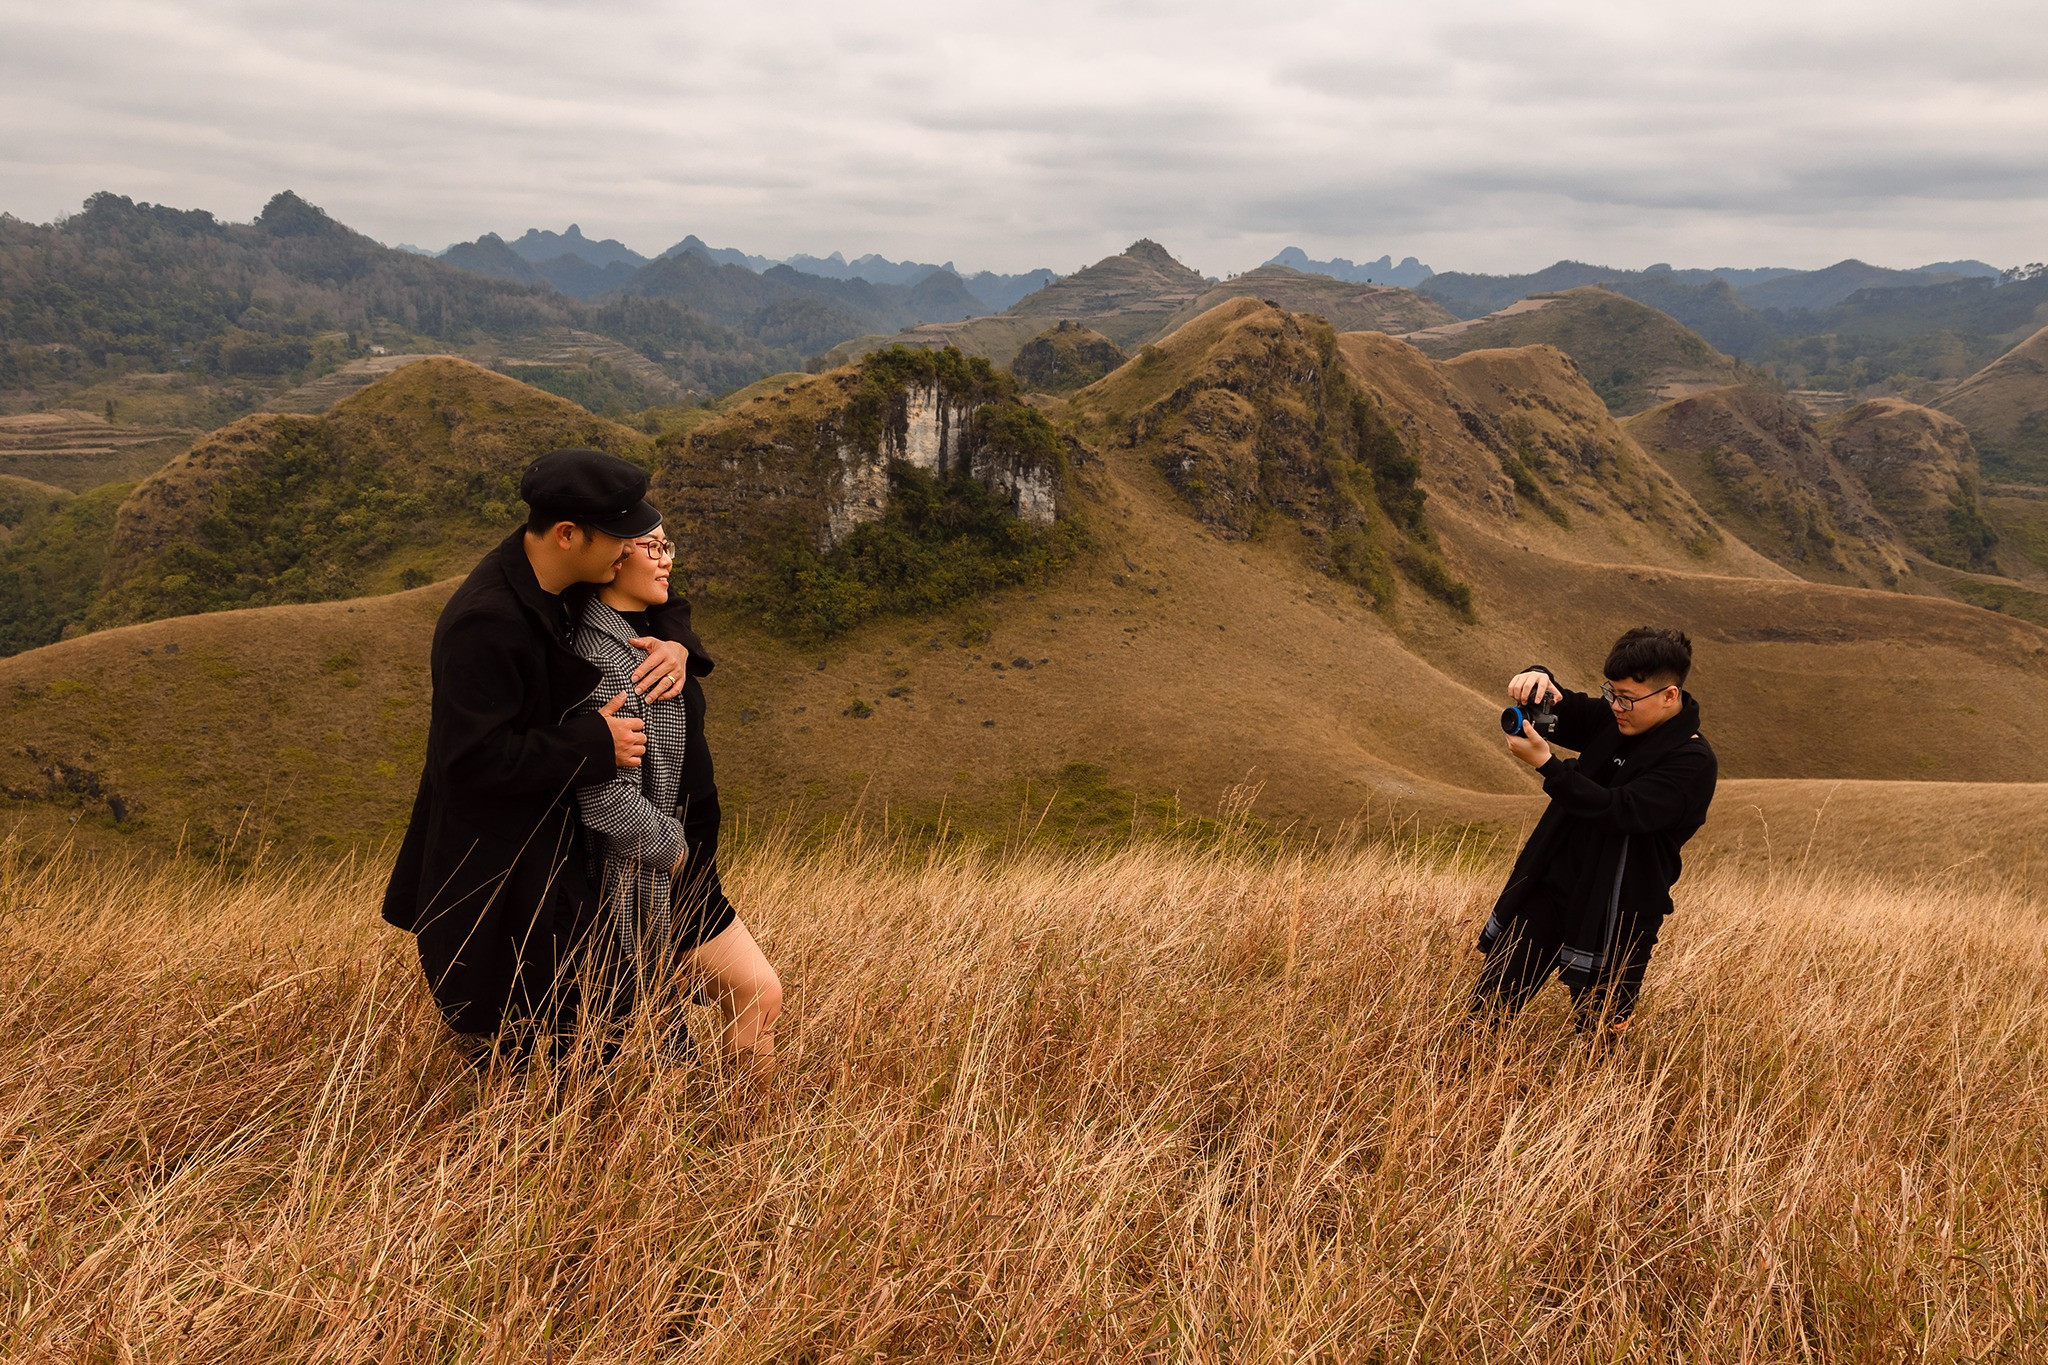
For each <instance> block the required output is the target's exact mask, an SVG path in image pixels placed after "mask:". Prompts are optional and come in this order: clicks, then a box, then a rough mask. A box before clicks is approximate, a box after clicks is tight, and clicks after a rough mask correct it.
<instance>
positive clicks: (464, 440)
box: [90, 356, 652, 625]
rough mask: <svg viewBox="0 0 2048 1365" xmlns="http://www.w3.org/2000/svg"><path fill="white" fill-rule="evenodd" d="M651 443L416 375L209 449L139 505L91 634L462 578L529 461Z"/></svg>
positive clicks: (562, 404)
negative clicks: (566, 449)
mask: <svg viewBox="0 0 2048 1365" xmlns="http://www.w3.org/2000/svg"><path fill="white" fill-rule="evenodd" d="M561 446H591V447H596V448H598V449H603V450H610V451H613V452H615V453H618V454H621V455H625V456H627V457H629V458H634V459H638V460H641V461H643V462H644V461H646V460H648V459H649V458H650V456H651V454H652V443H651V442H649V441H648V439H647V438H646V437H644V436H642V435H640V434H639V433H637V432H634V431H631V430H629V429H627V428H625V427H621V426H619V425H617V424H616V423H612V422H608V421H605V420H604V419H603V418H600V417H596V416H593V415H592V414H591V413H590V412H589V411H587V410H586V409H584V408H581V407H578V406H577V405H576V404H574V403H571V402H569V401H568V400H566V399H562V398H557V397H555V396H554V395H552V394H547V393H543V392H541V391H540V390H538V389H535V388H532V387H530V386H528V385H525V384H521V383H519V382H518V381H517V380H513V379H508V378H506V377H505V376H504V375H501V374H496V373H494V372H492V371H490V370H486V369H484V368H482V367H481V366H478V365H473V364H471V363H469V362H468V361H464V360H457V359H454V358H452V357H445V356H442V357H433V358H430V359H426V360H420V361H417V362H414V363H413V364H410V365H407V366H405V367H404V368H402V369H400V370H398V371H397V372H395V373H393V374H391V375H389V376H387V377H385V378H383V379H381V380H379V381H377V382H376V383H373V384H371V385H370V386H369V387H367V388H364V389H362V390H361V391H359V392H358V393H356V394H354V395H353V396H351V397H349V398H346V399H344V400H342V401H341V402H339V403H337V404H335V405H334V407H333V408H332V409H331V410H330V411H329V412H328V413H327V414H326V415H325V416H297V415H288V414H274V413H264V414H258V415H256V416H252V417H245V418H243V419H242V420H241V421H239V422H236V423H234V424H233V425H231V426H228V427H225V428H223V429H222V430H220V431H217V432H214V433H212V434H211V435H209V436H207V437H204V438H203V439H201V440H200V441H199V442H197V443H196V444H195V445H194V446H193V447H192V449H191V450H190V451H188V452H187V453H185V454H184V455H181V456H179V457H178V458H176V459H174V460H172V461H171V462H170V463H169V464H167V465H165V466H164V467H163V468H162V469H160V470H158V471H157V472H156V473H155V474H153V475H151V476H150V477H149V478H148V479H146V480H144V481H143V482H142V483H141V484H140V485H139V486H138V487H137V488H136V489H135V491H134V492H133V493H132V494H130V495H129V497H128V499H127V501H126V502H124V503H123V504H122V505H121V510H120V513H119V516H118V519H117V521H116V524H115V530H114V540H113V550H112V557H111V560H110V563H109V566H108V571H107V579H106V583H105V585H104V589H103V592H102V595H101V597H100V599H99V601H98V602H97V603H96V604H95V606H94V608H93V612H92V616H91V618H90V619H91V620H92V622H93V624H95V625H110V624H118V623H121V622H126V621H134V620H142V619H150V618H154V617H161V616H167V615H175V614H180V613H183V612H191V611H194V610H206V609H212V608H218V607H222V606H235V605H241V604H244V603H261V602H278V601H293V600H298V601H309V600H323V599H334V598H341V597H348V596H353V595H355V594H356V593H360V592H365V591H377V590H384V591H389V590H391V589H393V588H397V587H400V586H404V585H410V584H414V583H421V582H430V581H432V580H434V579H437V578H440V577H443V576H445V575H447V574H449V573H452V572H454V571H456V570H457V569H458V568H460V567H462V566H464V565H466V564H467V563H469V562H470V561H471V560H473V559H474V558H475V557H476V555H477V553H479V552H480V550H481V549H482V548H483V547H485V546H487V545H489V544H490V543H491V542H492V541H494V540H495V539H496V538H497V537H498V536H500V535H502V534H503V528H504V527H505V526H506V525H507V524H508V523H511V522H513V521H515V520H516V519H517V518H518V517H521V516H523V515H524V508H523V505H522V504H521V503H520V502H519V501H518V479H519V474H520V472H521V471H522V470H523V469H524V468H525V466H526V465H527V463H528V462H529V461H531V460H532V459H533V458H534V457H535V456H536V455H539V454H542V453H543V452H545V451H548V450H553V449H556V448H558V447H561Z"/></svg>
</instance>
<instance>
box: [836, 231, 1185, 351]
mask: <svg viewBox="0 0 2048 1365" xmlns="http://www.w3.org/2000/svg"><path fill="white" fill-rule="evenodd" d="M1209 287H1210V282H1209V281H1208V280H1207V279H1205V278H1204V277H1203V276H1201V275H1200V274H1198V273H1196V272H1195V271H1193V270H1190V269H1188V268H1187V267H1186V266H1184V265H1182V264H1181V263H1180V262H1179V261H1177V260H1175V259H1174V258H1173V254H1172V253H1171V252H1169V251H1168V250H1167V249H1166V248H1165V247H1163V246H1161V245H1159V243H1157V242H1154V241H1152V240H1150V239H1149V238H1141V239H1140V240H1138V241H1135V242H1133V243H1131V245H1130V246H1129V247H1127V248H1125V249H1124V251H1123V252H1121V253H1120V254H1118V255H1115V256H1107V257H1104V258H1103V259H1102V260H1100V261H1097V262H1096V263H1095V264H1094V265H1091V266H1088V267H1086V268H1084V269H1081V270H1077V271H1075V272H1074V273H1073V274H1071V275H1068V276H1066V277H1064V278H1063V279H1058V280H1055V281H1053V282H1052V283H1051V284H1049V285H1047V286H1046V287H1045V288H1043V289H1041V290H1039V291H1038V292H1037V293H1036V294H1032V295H1029V296H1027V297H1025V298H1023V299H1020V300H1018V301H1017V302H1016V303H1014V304H1012V305H1011V306H1010V308H1009V309H1008V310H1007V311H1006V312H1002V313H998V314H996V315H995V316H994V317H984V318H968V319H967V320H965V321H963V322H932V323H925V324H924V325H922V326H919V327H912V328H910V329H908V330H906V331H904V332H902V333H899V334H898V335H895V336H875V337H862V338H860V339H859V340H858V341H854V342H848V343H847V344H846V345H844V346H840V347H837V348H835V349H834V350H833V351H832V352H831V353H830V355H829V356H828V359H829V361H830V362H831V363H832V364H844V363H846V362H847V361H849V360H854V359H857V358H858V357H859V356H861V355H863V354H865V353H866V352H868V351H871V350H875V349H877V348H879V347H882V346H890V345H904V346H955V347H958V348H959V349H960V350H961V351H963V352H964V353H966V354H968V355H979V356H987V357H988V358H989V360H991V361H992V362H994V363H995V364H996V365H999V366H1002V365H1008V364H1009V363H1010V362H1011V361H1012V360H1014V359H1015V358H1016V356H1017V353H1018V352H1019V351H1020V350H1022V349H1023V348H1024V344H1025V343H1026V342H1028V341H1030V340H1031V339H1032V338H1033V337H1035V336H1037V335H1038V334H1039V333H1041V332H1043V331H1044V330H1045V329H1046V328H1047V327H1049V326H1051V325H1053V324H1054V323H1057V322H1085V323H1086V324H1088V326H1090V327H1092V328H1094V329H1095V330H1096V331H1098V332H1100V333H1102V334H1103V335H1104V336H1106V337H1108V338H1109V339H1110V340H1111V341H1112V342H1114V343H1115V344H1116V345H1118V346H1120V347H1122V348H1123V349H1125V350H1131V349H1133V348H1135V347H1137V346H1138V345H1140V344H1141V343H1143V342H1146V341H1150V340H1151V339H1152V338H1153V337H1156V336H1158V335H1159V334H1160V333H1161V332H1162V331H1164V330H1165V329H1166V327H1167V326H1168V324H1169V323H1170V321H1171V320H1172V319H1173V317H1174V316H1175V314H1177V313H1179V312H1181V311H1182V310H1183V309H1184V308H1186V307H1187V306H1188V305H1189V304H1191V303H1193V302H1194V301H1195V300H1196V299H1198V298H1200V297H1201V296H1202V294H1203V293H1204V292H1205V291H1207V290H1208V289H1209Z"/></svg>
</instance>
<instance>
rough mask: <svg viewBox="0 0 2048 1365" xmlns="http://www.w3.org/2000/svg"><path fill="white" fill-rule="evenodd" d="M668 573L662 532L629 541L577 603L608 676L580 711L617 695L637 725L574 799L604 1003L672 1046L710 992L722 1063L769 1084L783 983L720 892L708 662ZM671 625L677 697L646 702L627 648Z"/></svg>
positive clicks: (588, 647) (590, 651) (581, 650)
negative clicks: (587, 839) (635, 1013)
mask: <svg viewBox="0 0 2048 1365" xmlns="http://www.w3.org/2000/svg"><path fill="white" fill-rule="evenodd" d="M674 563H675V547H674V546H673V545H671V544H670V543H669V540H668V537H667V536H666V535H665V534H663V532H662V529H661V528H660V527H659V526H657V527H655V529H654V530H652V531H650V532H648V533H647V534H646V535H644V536H642V537H640V538H639V539H637V540H634V541H631V542H628V544H627V547H626V552H625V555H624V557H623V558H622V559H621V560H620V561H619V567H618V573H617V576H616V577H614V578H613V579H612V581H611V582H610V583H607V584H605V585H604V586H603V587H602V588H601V589H599V590H598V592H597V593H596V595H594V596H593V597H591V599H590V600H589V602H588V603H587V604H586V605H585V606H584V608H583V611H582V615H581V617H580V619H579V620H578V621H577V623H576V631H575V639H574V642H573V643H574V647H575V650H576V652H577V653H578V654H580V655H582V656H583V657H584V658H586V659H588V660H590V662H592V663H594V664H596V665H597V667H598V669H599V670H600V671H601V672H602V673H603V675H604V676H603V681H602V682H600V683H599V685H598V688H597V691H596V692H594V693H592V694H591V696H590V698H589V699H588V700H587V701H585V702H584V703H583V706H582V707H581V708H580V709H583V710H594V709H597V708H599V707H602V706H605V705H607V704H609V702H610V701H611V700H612V699H613V698H616V697H620V696H623V697H624V699H625V700H624V702H623V705H622V707H621V709H620V711H619V715H620V716H622V717H625V716H635V717H638V718H639V719H640V720H641V721H643V722H644V723H645V725H646V740H647V751H646V754H645V756H644V757H643V758H642V759H641V760H640V761H639V765H638V766H637V767H621V768H620V769H619V770H618V772H617V773H616V774H615V775H614V777H613V779H612V781H611V782H609V783H607V784H605V785H604V786H594V787H582V788H578V789H577V792H576V802H577V808H578V811H579V813H580V814H581V816H582V818H583V823H584V824H585V825H586V826H587V827H588V828H589V829H590V830H591V832H592V834H593V838H592V841H591V842H592V844H593V854H594V857H595V858H596V859H597V860H598V861H600V862H601V864H602V867H601V869H599V868H597V867H593V869H592V871H593V881H594V882H595V883H596V884H597V885H598V886H599V887H600V888H601V892H602V897H603V905H604V907H605V913H606V915H607V917H608V929H609V935H608V939H607V950H608V952H609V954H610V955H611V956H612V958H613V960H614V961H615V962H616V964H617V965H618V967H619V968H620V970H618V971H617V972H615V973H611V972H608V973H606V974H605V975H606V977H607V978H609V979H610V980H611V981H612V982H613V983H614V985H615V990H614V997H613V999H612V1000H611V1002H609V1003H610V1004H611V1005H612V1006H613V1007H614V1008H616V1009H620V1010H621V1011H623V1010H624V1009H626V1008H629V1007H630V1006H631V1005H632V1003H633V1001H634V1000H635V999H636V998H639V997H641V996H643V995H644V997H645V998H646V1001H647V1003H648V1004H649V1005H650V1006H652V1007H653V1009H654V1011H655V1012H656V1015H657V1017H660V1018H663V1019H664V1020H674V1021H675V1024H674V1031H673V1037H674V1038H676V1039H677V1040H682V1039H684V1038H686V1036H687V1035H686V1034H684V1033H683V1031H682V1027H681V1021H680V1011H679V1009H678V1008H677V1007H678V1006H680V1005H681V1003H682V1001H683V999H684V998H685V995H686V993H687V992H692V991H694V992H695V993H697V995H698V997H699V998H700V999H701V998H702V997H703V996H705V995H708V996H709V997H710V998H711V1000H712V1002H713V1003H715V1004H716V1005H717V1006H718V1009H719V1012H720V1014H721V1015H722V1016H723V1021H722V1022H723V1030H722V1041H723V1044H724V1047H725V1049H726V1052H727V1053H728V1055H729V1056H730V1057H731V1058H732V1059H733V1061H734V1062H736V1063H737V1064H738V1066H739V1067H740V1069H741V1070H742V1072H743V1073H744V1074H747V1075H750V1076H757V1077H758V1076H765V1075H766V1074H767V1073H768V1072H769V1071H770V1070H772V1069H773V1065H774V1056H775V1019H776V1016H777V1015H778V1014H779V1013H780V1012H781V1010H782V982H781V981H780V980H779V979H778V978H777V977H776V975H775V969H774V968H773V967H772V966H770V965H769V963H768V959H767V958H766V957H764V956H763V955H762V953H761V949H760V946H759V945H758V944H756V943H755V942H754V937H753V935H752V934H750V933H748V932H747V926H746V925H745V924H743V923H741V921H740V919H739V917H738V915H736V914H735V913H734V911H733V906H732V902H731V901H729V900H727V899H726V896H725V891H724V888H723V887H721V886H720V884H719V880H718V826H719V809H718V787H717V784H716V783H715V782H714V781H713V778H712V767H711V751H710V749H709V748H708V747H707V746H706V744H705V742H704V688H703V685H702V684H701V683H700V682H699V681H698V679H699V677H701V676H702V675H703V674H706V673H709V672H710V671H711V669H712V661H711V658H710V656H709V655H707V654H705V653H704V650H703V647H702V645H700V644H699V643H698V641H697V639H696V636H695V634H694V633H692V632H691V631H690V630H689V629H688V612H689V606H688V604H687V603H682V602H678V603H676V604H675V605H673V606H669V605H667V604H668V603H669V572H670V569H671V568H672V567H673V565H674ZM656 608H664V610H662V611H661V612H660V617H661V621H660V623H659V624H657V623H656V622H654V621H652V620H650V613H651V612H653V611H654V609H656ZM678 622H680V623H681V631H682V633H683V635H685V636H686V637H687V638H685V639H684V640H682V641H681V643H682V644H684V645H686V646H687V647H688V650H689V659H690V662H689V666H688V669H687V674H688V676H687V678H686V679H685V682H684V685H683V690H682V693H681V695H680V696H677V697H675V698H674V699H672V700H666V701H650V700H648V699H647V698H646V697H644V696H642V695H641V694H640V693H639V692H637V691H636V690H635V688H634V684H633V670H634V669H636V668H638V667H639V666H640V664H641V662H642V661H643V660H644V659H645V658H646V655H645V654H644V653H643V652H642V651H641V649H640V648H638V647H636V646H635V645H634V644H633V641H634V640H635V639H640V640H645V639H646V638H647V637H649V636H650V635H653V634H655V633H656V631H657V629H660V628H664V627H665V628H667V629H668V630H669V631H670V632H671V633H673V631H674V630H675V629H676V628H677V623H678ZM684 1045H685V1046H686V1044H684ZM671 1050H672V1051H674V1050H679V1049H675V1048H672V1049H671Z"/></svg>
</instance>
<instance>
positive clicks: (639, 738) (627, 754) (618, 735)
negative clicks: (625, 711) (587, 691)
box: [597, 692, 647, 768]
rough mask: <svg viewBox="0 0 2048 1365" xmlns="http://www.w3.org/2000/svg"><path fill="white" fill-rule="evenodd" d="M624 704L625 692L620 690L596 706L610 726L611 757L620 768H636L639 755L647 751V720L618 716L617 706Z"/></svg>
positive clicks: (638, 763)
mask: <svg viewBox="0 0 2048 1365" xmlns="http://www.w3.org/2000/svg"><path fill="white" fill-rule="evenodd" d="M625 704H626V694H625V693H624V692H621V693H619V695H618V696H616V697H613V698H612V699H611V700H610V701H608V702H606V703H605V704H604V705H603V706H600V707H598V708H597V714H599V715H600V716H603V717H604V723H605V724H606V725H607V726H609V727H610V728H611V732H612V758H613V759H614V760H615V761H616V762H617V763H618V765H619V766H620V767H621V768H637V767H639V766H640V755H642V754H644V753H646V752H647V722H646V721H644V720H641V719H640V718H639V717H638V716H624V717H622V716H620V715H619V708H620V707H621V706H624V705H625Z"/></svg>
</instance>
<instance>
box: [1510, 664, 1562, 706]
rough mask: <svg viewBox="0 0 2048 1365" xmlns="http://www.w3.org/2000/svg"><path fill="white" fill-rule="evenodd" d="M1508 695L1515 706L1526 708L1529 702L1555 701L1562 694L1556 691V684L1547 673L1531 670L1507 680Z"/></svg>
mask: <svg viewBox="0 0 2048 1365" xmlns="http://www.w3.org/2000/svg"><path fill="white" fill-rule="evenodd" d="M1508 695H1509V696H1510V697H1512V698H1514V702H1515V705H1517V706H1527V705H1528V704H1529V703H1531V702H1539V703H1540V702H1546V701H1557V700H1558V699H1560V698H1561V697H1563V696H1564V693H1562V692H1560V691H1558V690H1557V683H1556V682H1555V681H1553V680H1552V679H1551V676H1550V675H1549V674H1548V673H1545V672H1543V671H1542V670H1541V669H1535V668H1532V669H1530V670H1529V671H1528V672H1527V673H1517V674H1515V676H1514V677H1512V678H1510V679H1508Z"/></svg>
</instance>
